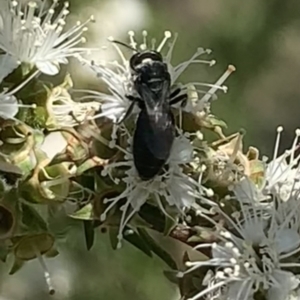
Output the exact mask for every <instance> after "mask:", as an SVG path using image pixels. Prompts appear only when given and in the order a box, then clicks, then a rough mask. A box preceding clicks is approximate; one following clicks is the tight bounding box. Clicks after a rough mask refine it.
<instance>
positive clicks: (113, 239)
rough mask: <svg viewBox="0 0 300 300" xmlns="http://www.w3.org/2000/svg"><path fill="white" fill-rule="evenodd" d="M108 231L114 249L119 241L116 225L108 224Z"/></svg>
mask: <svg viewBox="0 0 300 300" xmlns="http://www.w3.org/2000/svg"><path fill="white" fill-rule="evenodd" d="M108 232H109V240H110V245H111V247H112V248H113V249H114V250H116V249H117V246H118V243H119V240H118V234H119V229H118V228H117V227H112V226H110V227H109V229H108Z"/></svg>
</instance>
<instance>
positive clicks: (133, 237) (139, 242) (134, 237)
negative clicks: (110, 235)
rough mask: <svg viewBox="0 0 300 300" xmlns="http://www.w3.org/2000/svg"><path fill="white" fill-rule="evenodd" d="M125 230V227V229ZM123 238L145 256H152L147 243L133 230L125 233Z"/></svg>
mask: <svg viewBox="0 0 300 300" xmlns="http://www.w3.org/2000/svg"><path fill="white" fill-rule="evenodd" d="M125 231H126V229H125ZM124 240H126V241H127V242H129V243H130V244H132V245H133V246H135V247H136V248H138V249H139V250H141V251H142V252H143V253H145V254H146V255H147V256H149V257H152V252H151V250H150V249H149V247H148V245H147V243H146V242H145V240H144V239H143V238H142V237H140V236H139V235H138V234H137V233H136V232H135V231H134V232H133V233H132V234H127V235H126V234H125V235H124Z"/></svg>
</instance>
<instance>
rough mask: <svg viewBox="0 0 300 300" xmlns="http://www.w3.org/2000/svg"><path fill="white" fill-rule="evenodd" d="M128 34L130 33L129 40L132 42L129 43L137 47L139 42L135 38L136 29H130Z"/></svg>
mask: <svg viewBox="0 0 300 300" xmlns="http://www.w3.org/2000/svg"><path fill="white" fill-rule="evenodd" d="M128 35H129V40H130V43H129V44H130V46H131V47H132V48H134V49H136V46H137V42H136V41H135V39H134V31H133V30H130V31H128Z"/></svg>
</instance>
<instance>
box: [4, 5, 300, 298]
mask: <svg viewBox="0 0 300 300" xmlns="http://www.w3.org/2000/svg"><path fill="white" fill-rule="evenodd" d="M68 14H69V4H68V3H64V4H60V3H58V2H57V1H56V0H53V2H52V4H50V5H49V6H47V2H46V1H40V2H39V4H37V3H35V2H29V3H28V4H26V5H22V4H21V3H18V2H17V1H14V0H13V1H7V2H5V5H4V6H3V8H1V10H0V50H1V54H0V84H1V92H0V241H1V243H0V250H1V251H0V259H1V260H2V261H4V262H5V261H6V258H7V256H9V255H11V256H13V257H14V265H13V267H12V269H11V272H10V273H11V274H13V273H14V272H16V271H17V270H19V269H20V267H21V266H22V265H23V264H24V262H26V261H28V260H32V259H35V258H37V259H38V260H39V262H40V264H41V266H42V268H43V269H44V276H45V280H46V282H47V285H48V288H49V292H50V293H51V294H52V293H54V290H55V289H54V288H55V287H53V286H52V283H51V276H50V273H49V271H48V270H47V266H46V264H45V261H44V256H55V255H57V254H58V251H57V249H56V242H57V241H58V240H59V239H60V238H61V237H64V236H65V235H66V234H67V233H66V229H65V228H68V226H69V222H70V223H71V224H72V223H73V222H79V221H84V225H85V234H86V241H87V248H88V249H89V248H90V247H91V246H92V241H93V234H94V230H95V229H96V228H97V227H100V228H101V229H103V230H102V231H103V232H105V231H107V230H108V231H109V235H110V239H111V243H112V247H113V248H120V247H121V246H122V243H123V242H124V240H125V241H127V242H129V243H131V244H133V245H134V246H136V247H137V248H138V249H140V250H142V251H144V252H145V253H147V254H149V253H150V254H151V253H152V252H153V253H155V254H157V255H158V256H160V257H161V258H162V259H163V260H164V261H165V262H166V263H167V264H168V265H169V266H170V267H171V268H173V271H175V279H174V272H171V273H172V274H168V278H170V277H172V276H173V277H172V281H173V282H174V281H175V280H176V282H178V283H179V285H180V291H181V293H182V296H183V298H184V299H190V300H197V299H209V300H213V299H224V300H239V299H247V300H249V299H254V300H261V299H268V300H271V299H275V300H292V299H298V298H299V294H300V287H299V283H300V281H299V280H300V277H299V274H300V272H299V267H300V264H299V253H300V217H299V216H300V204H299V203H300V201H299V179H300V175H299V157H300V156H299V155H298V150H299V146H298V144H299V136H300V131H299V130H297V131H296V137H295V140H294V142H293V144H292V146H291V148H290V149H289V150H287V151H285V152H284V153H283V154H282V155H279V154H278V152H279V150H278V149H279V145H280V137H281V134H282V131H283V129H282V127H279V128H278V130H277V139H276V145H275V150H274V156H273V158H272V160H271V161H268V160H267V159H265V158H260V155H259V151H258V149H256V148H254V147H249V149H248V150H247V151H246V152H245V151H244V149H243V136H244V134H245V133H244V131H242V130H241V131H240V132H238V133H234V134H232V135H229V136H226V135H224V133H223V129H224V128H226V123H225V122H224V121H222V120H220V119H218V118H217V117H216V116H215V115H213V113H212V111H211V103H212V101H213V100H214V99H216V98H217V96H219V95H221V92H227V87H226V86H225V85H224V82H225V81H226V79H227V78H228V77H229V75H230V74H231V73H232V72H233V71H235V68H234V66H232V65H229V67H228V68H227V70H226V71H225V72H224V74H222V75H221V76H219V78H218V79H217V80H216V81H215V82H214V83H208V82H202V81H201V82H200V81H197V80H195V81H193V82H184V81H183V78H184V77H183V76H182V74H183V73H184V72H185V71H188V68H189V66H190V65H195V64H196V65H197V66H199V68H206V67H210V66H213V65H214V64H215V61H214V60H207V56H208V55H209V54H210V52H211V51H210V50H208V49H203V48H198V49H197V50H196V51H195V53H194V54H193V55H192V56H191V57H190V58H188V59H187V60H186V61H183V62H181V63H179V64H177V65H175V64H174V63H173V60H172V56H173V52H174V51H175V44H176V41H177V35H176V34H175V35H173V34H172V33H171V32H169V31H166V32H165V33H164V35H163V38H162V40H161V41H159V42H157V41H156V40H155V39H149V37H148V33H147V32H146V31H143V32H142V33H141V36H140V39H139V38H138V37H136V36H135V33H134V32H133V31H130V32H129V33H128V37H129V40H128V42H127V43H126V42H122V41H117V40H115V39H114V38H113V37H109V38H108V43H109V47H107V48H106V49H107V51H109V50H111V51H113V52H114V53H115V54H117V55H118V59H117V60H116V61H115V60H113V61H99V62H95V61H91V60H90V59H89V53H90V49H87V48H84V47H81V46H80V44H81V43H84V42H85V38H84V37H83V33H84V32H85V31H86V30H87V28H86V25H87V23H89V22H90V21H92V20H93V17H91V18H90V19H88V20H87V21H86V22H84V23H80V22H78V23H76V24H75V25H74V26H73V27H70V29H68V30H64V28H65V25H66V17H67V15H68ZM139 40H140V41H139ZM100 46H102V45H100ZM71 57H73V58H75V59H76V60H77V62H79V63H81V65H82V66H81V67H82V69H83V70H84V69H87V68H89V69H91V70H92V71H93V74H94V75H95V79H96V80H98V82H99V86H101V87H104V89H103V90H91V89H80V90H79V89H76V88H74V86H73V81H72V78H71V75H70V74H68V73H67V74H66V76H65V78H64V80H63V82H61V83H60V84H57V85H53V84H51V83H49V78H51V77H48V79H47V81H46V80H44V81H43V80H42V79H41V78H40V77H39V75H40V74H42V73H43V75H44V77H45V76H49V75H50V76H54V75H57V74H59V73H60V66H61V65H62V64H68V63H69V58H71ZM181 80H182V81H181ZM50 81H51V80H50ZM207 130H210V131H212V132H213V133H214V136H215V137H216V138H215V140H210V141H208V140H207V139H206V136H205V133H206V132H207ZM66 215H67V216H68V217H69V218H68V220H69V221H68V224H67V225H66V226H62V227H63V228H60V226H59V224H61V221H60V218H61V217H62V216H63V218H62V219H64V217H65V216H66ZM58 220H59V221H60V222H58ZM86 224H92V225H93V226H90V225H88V226H86ZM104 229H105V230H104ZM148 229H154V230H156V231H158V232H160V233H161V234H165V235H169V236H171V237H172V238H174V239H175V240H179V241H180V242H184V243H185V244H186V246H187V247H189V250H190V252H189V251H187V252H186V253H185V254H184V255H183V258H184V267H182V266H180V264H178V263H176V262H175V261H173V260H172V258H171V257H170V256H169V255H167V254H166V251H165V250H164V249H161V246H160V245H159V244H158V243H157V242H156V241H154V239H153V238H152V237H151V235H150V234H149V233H148ZM91 237H92V238H91ZM191 253H193V255H192V254H191ZM195 254H196V255H195ZM199 257H200V258H199ZM166 275H167V273H166Z"/></svg>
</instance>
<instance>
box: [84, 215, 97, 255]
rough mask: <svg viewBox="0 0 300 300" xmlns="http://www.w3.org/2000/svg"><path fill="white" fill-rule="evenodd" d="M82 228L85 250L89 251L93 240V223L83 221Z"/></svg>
mask: <svg viewBox="0 0 300 300" xmlns="http://www.w3.org/2000/svg"><path fill="white" fill-rule="evenodd" d="M83 226H84V235H85V243H86V248H87V250H91V248H92V247H93V244H94V240H95V232H94V222H93V221H87V220H85V221H83Z"/></svg>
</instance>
